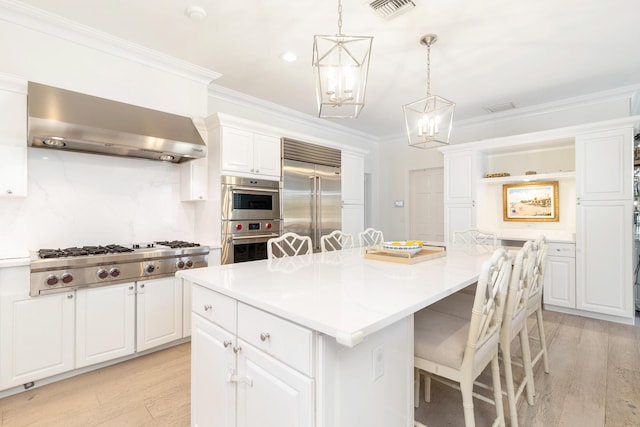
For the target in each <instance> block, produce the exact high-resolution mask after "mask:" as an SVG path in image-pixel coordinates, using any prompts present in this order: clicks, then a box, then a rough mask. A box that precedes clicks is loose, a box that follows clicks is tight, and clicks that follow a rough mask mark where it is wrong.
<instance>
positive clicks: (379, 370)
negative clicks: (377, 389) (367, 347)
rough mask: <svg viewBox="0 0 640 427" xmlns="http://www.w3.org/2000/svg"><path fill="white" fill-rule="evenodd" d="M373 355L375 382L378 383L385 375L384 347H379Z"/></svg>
mask: <svg viewBox="0 0 640 427" xmlns="http://www.w3.org/2000/svg"><path fill="white" fill-rule="evenodd" d="M371 354H372V359H373V380H374V381H376V380H377V379H378V378H380V377H382V375H384V352H383V351H382V347H379V348H376V349H374V350H373V351H372V353H371Z"/></svg>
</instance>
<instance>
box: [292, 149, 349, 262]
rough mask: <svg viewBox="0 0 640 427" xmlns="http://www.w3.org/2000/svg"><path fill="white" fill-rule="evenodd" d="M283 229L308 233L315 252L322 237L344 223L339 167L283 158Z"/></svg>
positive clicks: (302, 233) (306, 234) (318, 249)
mask: <svg viewBox="0 0 640 427" xmlns="http://www.w3.org/2000/svg"><path fill="white" fill-rule="evenodd" d="M282 186H283V188H282V200H283V202H282V207H283V212H282V218H283V223H284V226H283V232H285V233H286V232H289V231H292V232H294V233H297V234H300V235H302V236H309V237H311V240H312V241H313V248H314V249H313V250H314V252H319V251H320V237H321V236H323V235H325V234H329V233H331V232H332V231H333V230H339V229H340V228H341V226H342V206H341V177H340V168H339V167H334V166H325V165H320V164H314V163H307V162H301V161H297V160H287V159H285V160H283V166H282Z"/></svg>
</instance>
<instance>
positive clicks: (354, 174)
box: [341, 151, 364, 231]
mask: <svg viewBox="0 0 640 427" xmlns="http://www.w3.org/2000/svg"><path fill="white" fill-rule="evenodd" d="M341 175H342V203H343V204H348V205H362V204H364V157H362V156H361V155H358V154H354V153H348V152H345V151H342V168H341ZM360 231H361V230H360Z"/></svg>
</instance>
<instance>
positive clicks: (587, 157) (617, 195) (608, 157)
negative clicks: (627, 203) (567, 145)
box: [576, 128, 633, 200]
mask: <svg viewBox="0 0 640 427" xmlns="http://www.w3.org/2000/svg"><path fill="white" fill-rule="evenodd" d="M632 168H633V128H624V129H615V130H607V131H601V132H593V133H589V134H583V135H578V136H576V196H577V198H578V200H620V199H631V198H632V197H633V193H632V191H633V190H632V184H633V180H632V179H631V176H632V173H633V170H632Z"/></svg>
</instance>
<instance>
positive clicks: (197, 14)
mask: <svg viewBox="0 0 640 427" xmlns="http://www.w3.org/2000/svg"><path fill="white" fill-rule="evenodd" d="M184 13H185V14H186V15H187V16H188V17H189V18H191V19H192V20H194V21H202V20H203V19H204V18H206V17H207V11H206V10H204V9H203V8H201V7H200V6H189V7H188V8H186V9H185V10H184Z"/></svg>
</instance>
